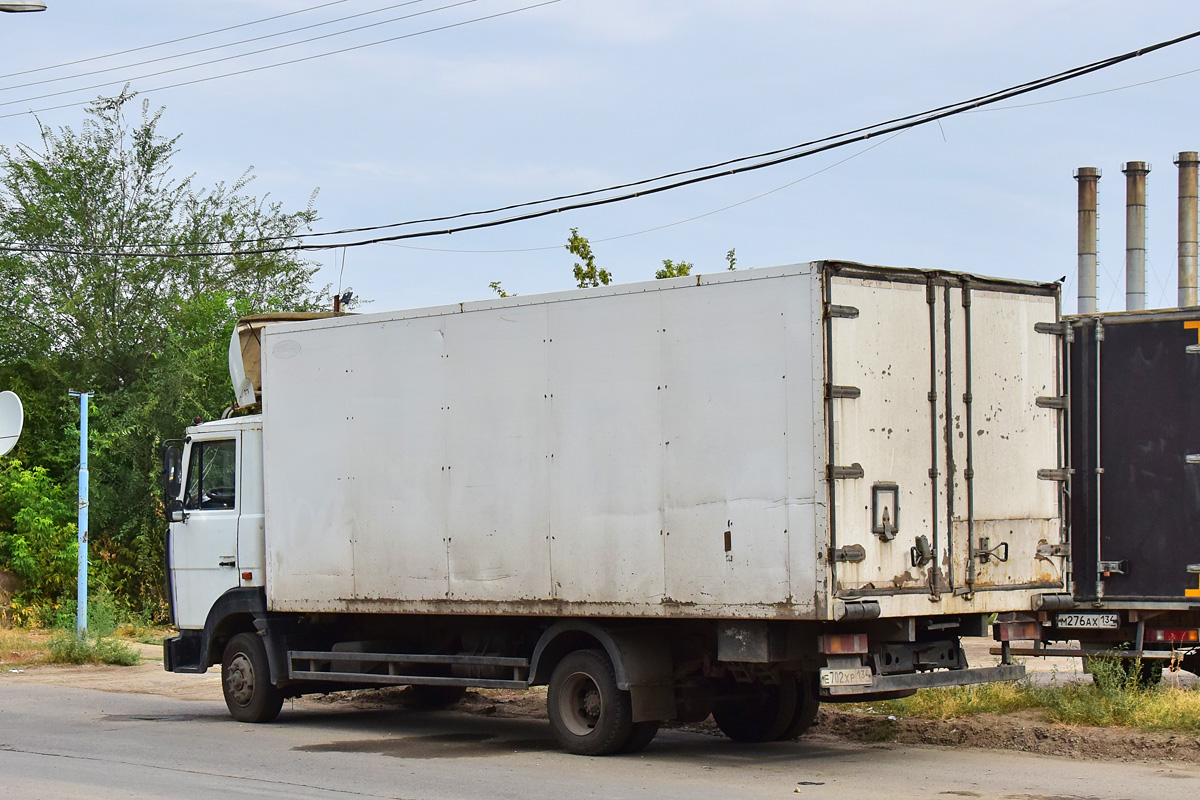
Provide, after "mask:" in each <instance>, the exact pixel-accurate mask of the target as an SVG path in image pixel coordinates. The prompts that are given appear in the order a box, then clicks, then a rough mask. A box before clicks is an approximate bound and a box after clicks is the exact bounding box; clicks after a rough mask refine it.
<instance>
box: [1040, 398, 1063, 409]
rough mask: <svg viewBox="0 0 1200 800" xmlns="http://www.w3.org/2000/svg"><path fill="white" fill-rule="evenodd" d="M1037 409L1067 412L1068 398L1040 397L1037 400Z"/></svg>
mask: <svg viewBox="0 0 1200 800" xmlns="http://www.w3.org/2000/svg"><path fill="white" fill-rule="evenodd" d="M1037 407H1038V408H1057V409H1060V410H1065V409H1066V407H1067V398H1066V397H1065V396H1064V395H1059V396H1057V397H1039V398H1038V399H1037Z"/></svg>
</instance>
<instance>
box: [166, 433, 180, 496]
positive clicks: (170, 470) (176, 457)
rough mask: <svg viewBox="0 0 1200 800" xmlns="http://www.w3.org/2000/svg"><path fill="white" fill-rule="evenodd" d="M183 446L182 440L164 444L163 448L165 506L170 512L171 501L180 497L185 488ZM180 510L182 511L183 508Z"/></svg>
mask: <svg viewBox="0 0 1200 800" xmlns="http://www.w3.org/2000/svg"><path fill="white" fill-rule="evenodd" d="M182 445H183V441H182V440H181V439H170V440H168V441H165V442H163V446H162V485H163V504H164V505H166V506H167V508H168V510H169V509H170V508H171V501H172V500H175V499H176V498H178V497H179V490H180V488H181V487H182V486H183V446H182ZM180 508H181V509H182V506H180Z"/></svg>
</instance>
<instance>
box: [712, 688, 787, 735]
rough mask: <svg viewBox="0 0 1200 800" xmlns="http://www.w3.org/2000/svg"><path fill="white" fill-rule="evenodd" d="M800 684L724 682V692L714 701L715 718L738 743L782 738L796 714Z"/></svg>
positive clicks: (722, 728) (726, 733)
mask: <svg viewBox="0 0 1200 800" xmlns="http://www.w3.org/2000/svg"><path fill="white" fill-rule="evenodd" d="M798 695H799V687H798V684H797V683H796V681H795V680H784V682H783V683H781V684H778V685H770V684H764V683H752V684H742V683H737V682H736V681H734V680H732V679H727V680H726V681H725V691H723V692H722V693H721V697H720V699H719V700H718V701H717V702H716V703H714V704H713V720H714V721H715V722H716V723H717V727H718V728H720V729H721V732H722V733H724V734H725V735H726V736H728V737H729V738H730V739H733V740H734V741H735V742H745V743H750V744H757V743H759V742H771V741H774V740H776V739H779V738H780V737H781V736H782V735H783V733H784V732H785V731H786V730H787V729H788V727H789V726H790V725H791V723H792V721H793V717H794V716H795V713H796V702H797V698H798Z"/></svg>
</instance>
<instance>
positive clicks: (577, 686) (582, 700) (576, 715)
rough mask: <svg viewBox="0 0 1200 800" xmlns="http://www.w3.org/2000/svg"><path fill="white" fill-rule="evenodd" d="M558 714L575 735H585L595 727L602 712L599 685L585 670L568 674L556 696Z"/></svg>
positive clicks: (601, 697)
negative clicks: (559, 692)
mask: <svg viewBox="0 0 1200 800" xmlns="http://www.w3.org/2000/svg"><path fill="white" fill-rule="evenodd" d="M558 712H559V713H558V716H559V718H560V719H561V720H562V722H563V725H564V726H566V728H567V730H568V731H570V732H571V733H572V734H573V735H575V736H587V735H588V734H589V733H591V732H592V731H593V730H595V728H596V724H597V723H598V722H599V721H600V717H601V715H602V714H603V713H604V698H603V696H602V695H601V694H600V687H599V686H597V685H596V682H595V681H594V680H592V676H590V675H588V674H587V673H585V672H576V673H573V674H572V675H570V676H569V677H568V678H567V680H566V681H565V682H564V683H563V689H562V693H561V694H560V695H559V698H558Z"/></svg>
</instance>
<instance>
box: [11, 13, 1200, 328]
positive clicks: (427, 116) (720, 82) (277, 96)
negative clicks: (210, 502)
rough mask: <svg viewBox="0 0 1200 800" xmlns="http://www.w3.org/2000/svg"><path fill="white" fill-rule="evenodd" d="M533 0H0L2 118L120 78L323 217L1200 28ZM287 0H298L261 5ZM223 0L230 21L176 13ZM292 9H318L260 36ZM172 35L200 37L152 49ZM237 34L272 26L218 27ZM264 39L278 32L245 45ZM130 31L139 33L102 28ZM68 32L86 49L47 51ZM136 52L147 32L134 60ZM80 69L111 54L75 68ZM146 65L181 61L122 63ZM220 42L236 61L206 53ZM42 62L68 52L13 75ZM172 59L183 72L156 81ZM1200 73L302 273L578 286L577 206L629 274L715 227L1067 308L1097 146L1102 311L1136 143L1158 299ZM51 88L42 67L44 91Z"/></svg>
mask: <svg viewBox="0 0 1200 800" xmlns="http://www.w3.org/2000/svg"><path fill="white" fill-rule="evenodd" d="M541 1H542V0H466V2H463V0H412V1H411V2H407V3H398V2H397V0H342V2H332V3H331V2H329V0H206V2H203V3H164V2H161V0H159V1H157V2H152V1H151V0H105V2H103V3H97V2H95V0H46V5H47V6H48V8H47V10H46V11H45V12H42V13H36V14H0V54H2V55H0V74H3V77H0V143H2V144H5V145H7V146H9V147H12V146H14V145H16V144H18V143H23V144H28V145H32V146H35V147H36V145H37V143H38V126H37V121H36V119H35V115H34V113H31V112H36V118H37V119H40V120H41V122H42V123H43V124H46V125H48V126H51V127H53V128H61V127H71V128H78V127H79V126H80V124H81V122H82V120H83V119H84V106H83V104H85V103H86V102H87V101H88V100H90V99H93V98H95V97H96V96H98V95H101V94H104V95H112V94H115V93H117V92H118V91H119V90H120V88H121V86H122V85H123V84H124V83H125V82H128V83H129V84H130V86H131V88H132V89H134V90H137V91H139V92H141V93H142V94H141V96H142V97H143V98H145V99H148V101H149V103H150V104H151V107H152V108H155V109H156V108H158V107H165V108H166V112H165V114H164V117H163V121H162V122H161V124H160V130H161V131H162V132H165V133H171V134H174V133H179V134H181V138H180V140H179V155H178V156H177V158H176V161H175V168H174V169H175V172H174V174H175V175H176V176H177V177H181V178H182V177H185V176H186V175H189V174H194V175H195V181H196V183H197V184H198V185H200V186H211V185H214V184H216V183H217V182H220V181H224V182H226V183H232V182H234V181H235V180H237V178H238V177H239V176H240V175H242V174H243V173H244V172H245V171H246V170H247V169H248V168H250V167H253V169H254V173H255V175H256V179H255V181H254V182H253V183H252V184H251V185H250V187H249V191H251V192H252V193H254V194H257V195H259V196H262V195H267V196H268V197H269V199H270V200H271V201H275V202H279V203H281V204H282V206H283V207H284V208H285V209H287V210H297V209H300V208H303V207H305V206H306V205H307V204H308V203H309V200H310V197H311V196H312V194H313V192H314V191H316V192H317V195H316V199H315V203H314V205H315V208H316V209H317V211H318V213H319V215H320V220H319V221H318V222H316V223H315V224H314V226H313V227H314V230H317V231H329V230H337V229H342V228H347V227H359V226H369V225H383V224H387V223H393V222H399V221H406V220H412V219H420V218H425V217H430V216H440V215H446V214H457V213H461V212H467V211H475V210H480V209H488V208H492V207H494V206H502V205H507V204H510V203H519V202H523V201H529V200H536V199H541V198H546V197H553V196H556V195H560V194H564V193H573V192H578V191H585V190H589V189H596V188H600V187H605V186H609V185H613V184H619V183H625V182H629V181H635V180H639V179H642V178H647V177H652V176H656V175H660V174H663V173H667V172H672V171H676V170H682V169H688V168H691V167H695V166H699V165H703V164H708V163H713V162H718V161H723V160H725V159H729V158H735V157H739V156H744V155H749V154H754V153H759V152H764V151H768V150H773V149H776V148H780V147H787V146H790V145H793V144H796V143H799V142H803V141H807V140H810V139H815V138H819V137H822V136H826V135H829V134H833V133H837V132H840V131H844V130H849V129H854V128H857V127H860V126H863V125H868V124H872V123H875V122H878V121H881V120H885V119H889V118H892V117H896V116H902V115H905V114H909V113H913V112H918V111H922V110H925V109H928V108H932V107H936V106H941V105H943V104H946V103H950V102H955V101H959V100H963V99H966V98H970V97H974V96H977V95H981V94H984V93H987V92H990V91H993V90H997V89H1001V88H1004V87H1007V86H1011V85H1015V84H1019V83H1023V82H1025V81H1028V80H1031V79H1035V78H1039V77H1042V76H1045V75H1049V74H1052V73H1057V72H1060V71H1062V70H1064V69H1068V68H1071V67H1074V66H1078V65H1081V64H1085V63H1089V62H1092V61H1096V60H1099V59H1102V58H1106V57H1108V56H1112V55H1116V54H1118V53H1123V52H1126V51H1131V50H1136V49H1137V48H1139V47H1143V46H1145V45H1149V44H1153V43H1156V42H1159V41H1162V40H1166V39H1170V38H1173V37H1176V36H1179V35H1182V34H1186V33H1190V32H1192V31H1194V30H1200V6H1198V5H1196V4H1195V3H1189V2H1155V1H1154V0H1147V1H1146V2H1141V3H1137V4H1131V3H1128V2H1109V1H1107V0H972V1H971V2H962V0H955V1H953V2H951V1H948V0H926V1H925V2H919V3H896V2H894V1H892V0H841V1H840V2H837V3H830V2H809V1H808V0H559V1H558V2H553V3H550V4H547V5H541V6H538V7H533V8H529V6H534V5H536V4H537V3H539V2H541ZM321 5H324V7H321V8H315V7H316V6H321ZM389 7H390V9H389ZM383 9H389V10H383ZM521 9H524V10H521ZM290 12H300V13H291V14H290V16H286V17H280V18H277V19H273V20H269V21H265V22H257V21H259V20H263V19H265V18H268V17H272V16H277V15H284V14H289V13H290ZM505 12H514V13H507V14H506V13H505ZM351 15H361V16H358V17H355V18H353V19H348V17H351ZM412 15H419V16H412ZM495 15H502V16H495ZM399 17H408V18H407V19H397V18H399ZM486 17H490V18H486ZM337 20H341V21H337ZM387 20H394V21H390V22H388V21H387ZM245 23H256V24H245ZM323 23H329V24H323ZM365 25H372V27H369V28H365V29H363V30H358V31H350V32H347V33H344V34H339V35H335V36H326V38H323V39H320V40H318V41H312V42H307V43H300V44H294V45H293V44H291V43H294V42H298V41H299V40H301V39H306V38H312V37H316V36H325V35H327V34H331V33H337V32H339V31H344V30H346V29H349V28H354V27H359V26H365ZM230 26H241V27H237V28H235V29H233V30H227V31H224V32H221V33H216V34H212V35H206V36H196V35H197V34H205V33H208V32H210V31H214V30H217V29H220V28H228V27H230ZM303 26H314V27H311V28H309V29H308V30H305V31H297V32H294V33H287V34H284V35H277V34H281V33H283V32H285V31H289V30H292V29H295V28H300V27H303ZM448 26H452V27H448ZM439 28H440V30H437V29H439ZM181 37H194V38H189V39H186V40H184V41H178V42H175V43H173V44H167V45H163V46H160V47H153V48H146V46H148V45H156V44H159V43H162V42H166V41H168V40H173V39H180V38H181ZM255 37H270V38H262V39H260V40H259V41H256V42H247V43H243V44H238V42H241V41H242V40H246V39H251V38H255ZM401 37H402V38H401ZM385 39H391V40H392V41H386V42H382V40H385ZM376 42H381V43H378V44H375V43H376ZM281 45H287V46H281ZM267 47H275V48H277V49H274V50H272V51H270V52H265V53H258V54H250V55H243V54H247V53H249V52H250V51H253V50H262V49H263V48H267ZM133 48H146V49H139V50H136V51H134V52H129V53H125V54H124V55H116V56H110V54H113V53H117V52H119V51H125V50H131V49H133ZM202 48H211V49H208V50H207V52H203V53H195V54H192V55H187V56H181V57H178V58H167V57H170V56H180V54H183V53H186V52H188V51H193V50H200V49H202ZM349 48H354V49H349ZM335 50H345V52H340V53H332V51H335ZM331 53H332V54H331ZM80 59H91V60H88V61H83V62H81V63H76V64H73V65H71V66H67V67H58V68H56V69H52V70H47V69H44V68H46V67H54V66H56V65H60V64H63V63H65V62H74V61H79V60H80ZM151 59H164V60H158V61H154V62H153V63H146V64H141V65H137V63H136V62H143V61H149V60H151ZM214 59H222V60H221V61H219V62H217V63H211V64H207V65H198V64H199V62H202V61H213V60H214ZM297 59H305V60H303V61H299V62H298V63H291V64H284V65H279V66H272V65H278V64H280V62H284V61H294V60H297ZM31 70H37V71H36V72H32V71H31ZM95 70H107V71H105V72H101V73H99V74H94V75H89V76H81V75H79V73H83V72H92V71H95ZM163 70H174V71H172V72H168V73H166V74H161V75H157V76H150V77H144V76H148V75H149V73H154V72H161V71H163ZM242 70H253V71H250V72H243V73H242V74H239V75H234V76H230V77H223V78H215V79H212V80H203V79H207V78H210V77H213V76H219V75H222V74H224V73H229V72H234V71H242ZM1192 71H1195V72H1192ZM18 72H21V73H25V74H21V75H16V74H14V73H18ZM1183 73H1191V74H1183ZM57 78H66V80H56V81H54V82H50V83H37V84H36V85H27V86H20V84H30V83H34V82H41V81H47V80H50V79H57ZM181 82H190V85H186V86H176V87H174V88H168V87H169V85H170V84H177V83H181ZM96 84H107V85H104V86H96ZM1134 84H1141V85H1136V86H1135V85H1134ZM1198 90H1200V39H1197V40H1193V41H1190V42H1185V43H1183V44H1179V45H1176V46H1174V47H1171V48H1168V49H1166V50H1163V51H1160V52H1156V53H1152V54H1149V55H1146V56H1143V57H1141V58H1137V59H1134V60H1132V61H1130V62H1127V63H1124V64H1121V65H1118V66H1116V67H1113V68H1111V69H1107V70H1103V71H1101V72H1098V73H1095V74H1092V75H1089V76H1085V77H1083V78H1081V79H1078V80H1074V81H1071V82H1069V83H1064V84H1060V85H1058V86H1055V87H1051V88H1048V89H1045V90H1041V91H1039V92H1037V93H1036V94H1030V95H1026V96H1024V97H1022V98H1020V99H1015V100H1012V101H1008V102H1006V103H1003V104H1001V105H1002V106H1007V107H1006V108H997V109H995V110H986V111H977V112H973V113H966V114H961V115H958V116H955V117H952V118H949V119H946V120H943V121H941V123H940V124H937V123H934V124H930V125H926V126H923V127H919V128H915V129H912V130H909V131H907V132H904V133H902V134H900V135H898V136H896V137H894V138H886V137H885V138H882V139H873V140H870V141H867V142H863V143H859V144H854V145H851V146H849V147H845V148H841V149H838V150H835V151H832V152H829V153H824V154H821V155H817V156H813V157H810V158H804V159H798V160H795V161H792V162H790V163H786V164H782V165H779V166H775V167H770V168H766V169H761V170H757V171H755V172H751V173H747V174H742V175H735V176H730V177H725V178H721V179H718V180H713V181H709V182H706V183H702V184H699V185H696V186H691V187H686V188H682V189H677V190H674V191H670V192H664V193H660V194H656V195H652V196H649V197H642V198H638V199H635V200H631V201H627V202H623V203H619V204H614V205H609V206H604V207H599V208H593V209H585V210H576V211H568V212H564V213H561V214H554V215H551V216H549V217H545V218H542V219H539V220H534V221H528V222H519V223H514V224H511V225H505V226H500V227H494V228H489V229H486V230H481V231H474V232H463V233H456V234H454V235H452V236H437V237H428V238H423V239H418V240H407V241H403V242H397V243H392V244H376V245H371V246H367V247H355V248H346V249H345V250H341V249H338V250H334V251H324V252H317V253H313V254H312V256H311V257H312V258H313V260H314V262H315V263H316V264H318V265H319V266H320V271H319V273H318V275H317V280H318V281H319V282H321V283H322V284H324V283H328V284H330V285H331V287H332V288H333V289H334V290H337V289H338V288H339V287H340V288H342V289H345V288H352V289H353V291H354V292H355V294H357V295H358V296H359V297H361V298H364V299H366V300H369V301H370V303H369V304H368V305H367V306H366V307H365V308H364V310H370V311H386V310H392V309H403V308H416V307H422V306H430V305H440V304H445V303H457V302H461V301H466V300H475V299H481V298H485V297H488V296H490V295H491V289H489V283H490V282H492V281H500V282H501V283H502V285H503V287H504V289H505V290H507V291H509V292H516V293H520V294H532V293H537V292H546V291H557V290H561V289H566V288H570V287H572V286H573V285H574V280H573V278H572V274H571V272H572V266H573V264H574V262H575V259H574V257H573V256H572V255H571V254H570V253H568V252H567V251H566V249H565V247H564V245H565V243H566V241H567V238H568V237H569V235H570V229H571V228H577V229H578V230H579V232H580V233H581V234H582V235H584V236H586V237H588V238H589V239H590V240H591V243H592V247H593V250H594V252H595V254H596V261H597V264H598V266H600V267H602V268H605V269H608V270H610V271H611V272H612V273H613V276H614V279H615V280H616V281H617V282H632V281H639V280H648V279H650V278H652V277H653V275H654V272H655V270H656V269H658V268H659V267H660V266H661V263H662V260H663V259H672V260H674V261H679V260H686V261H688V262H691V263H693V264H694V265H695V271H696V272H713V271H719V270H722V269H724V268H725V267H726V260H725V256H726V253H727V252H728V251H729V250H731V249H733V250H735V251H736V259H737V266H738V268H739V269H741V268H752V267H765V266H773V265H778V264H789V263H796V262H805V261H813V260H818V259H838V260H850V261H861V262H867V263H874V264H885V265H894V266H910V267H919V268H928V269H953V270H962V271H967V272H971V273H975V274H980V275H991V276H999V277H1010V278H1022V279H1029V280H1037V281H1052V280H1057V279H1058V278H1060V277H1062V276H1066V283H1065V284H1064V310H1066V311H1068V312H1069V311H1072V310H1073V309H1074V307H1075V294H1076V282H1075V265H1076V208H1075V203H1076V185H1075V181H1074V180H1073V178H1072V173H1073V171H1074V169H1075V168H1077V167H1080V166H1096V167H1100V168H1101V169H1102V170H1103V174H1104V177H1103V178H1102V179H1101V181H1100V186H1099V188H1100V269H1099V273H1100V280H1099V291H1098V295H1099V306H1100V308H1101V309H1107V310H1120V309H1121V308H1123V306H1124V275H1123V262H1124V251H1125V231H1124V195H1125V189H1124V176H1123V175H1122V174H1121V171H1120V170H1121V166H1122V164H1123V162H1126V161H1132V160H1144V161H1148V162H1150V163H1151V166H1152V171H1151V173H1150V175H1149V178H1148V219H1149V223H1148V226H1149V234H1148V258H1147V261H1148V267H1147V305H1148V306H1153V307H1165V306H1170V305H1173V304H1174V302H1175V297H1176V283H1175V274H1176V266H1175V265H1176V210H1175V208H1176V205H1175V203H1176V192H1177V170H1176V167H1175V166H1174V165H1173V164H1172V158H1173V157H1174V155H1175V154H1176V153H1178V152H1179V151H1181V150H1200V103H1198V102H1197V96H1198ZM50 93H63V94H56V95H55V96H52V97H42V98H38V97H37V96H39V95H46V94H50ZM1081 95H1082V96H1081ZM62 105H67V107H62V108H53V107H54V106H62Z"/></svg>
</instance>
